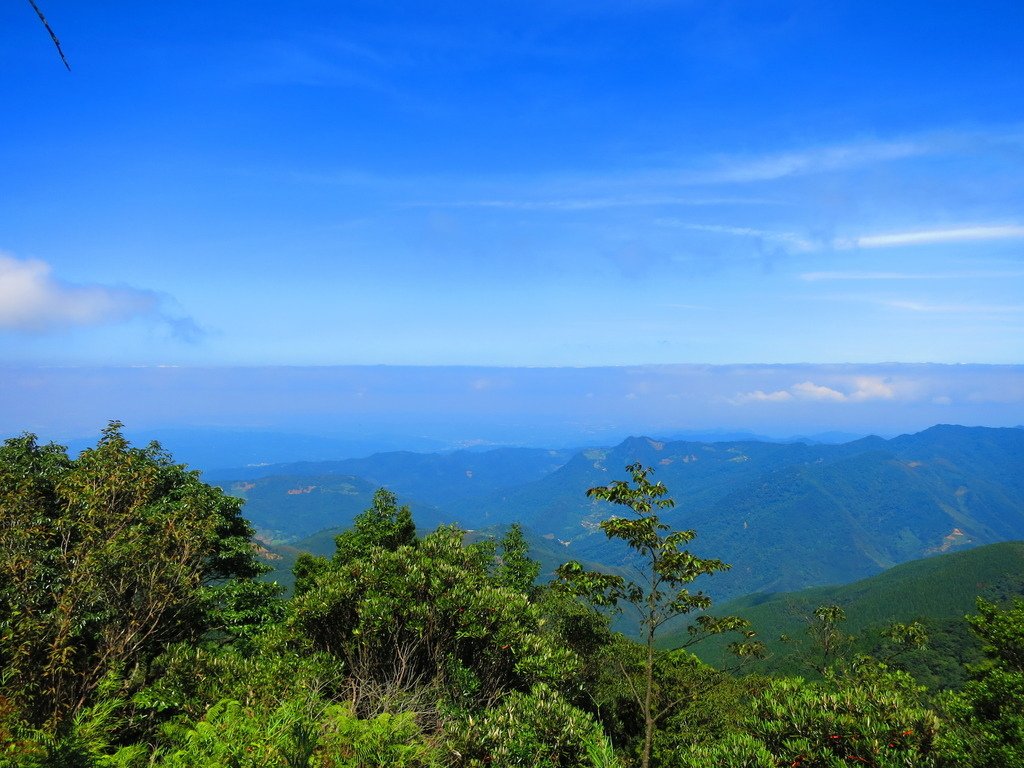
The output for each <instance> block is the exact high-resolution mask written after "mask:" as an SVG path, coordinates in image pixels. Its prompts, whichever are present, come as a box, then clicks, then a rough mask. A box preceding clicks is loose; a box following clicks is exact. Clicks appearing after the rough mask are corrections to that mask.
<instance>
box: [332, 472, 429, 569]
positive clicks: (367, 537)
mask: <svg viewBox="0 0 1024 768" xmlns="http://www.w3.org/2000/svg"><path fill="white" fill-rule="evenodd" d="M415 543H416V524H415V523H414V522H413V519H412V513H411V512H410V511H409V507H406V506H402V507H399V506H398V499H397V497H396V496H395V494H393V493H392V492H391V491H389V490H386V489H384V488H380V489H378V490H377V492H376V493H375V494H374V496H373V506H372V507H370V508H369V509H367V510H366V511H364V512H362V513H361V514H359V515H357V516H356V519H355V522H354V524H353V526H352V528H350V529H349V530H347V531H343V532H342V533H340V534H338V535H337V536H335V537H334V546H335V552H334V558H333V561H334V563H335V564H336V565H345V564H346V563H350V562H352V561H353V560H359V559H361V558H364V557H366V556H368V555H369V554H370V553H371V552H372V551H373V550H375V549H388V550H394V549H398V548H399V547H404V546H411V545H413V544H415Z"/></svg>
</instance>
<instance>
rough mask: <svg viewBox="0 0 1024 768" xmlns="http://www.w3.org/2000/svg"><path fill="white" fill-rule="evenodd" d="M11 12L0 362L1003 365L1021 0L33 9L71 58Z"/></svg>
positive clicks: (1019, 331) (808, 385) (1017, 142)
mask: <svg viewBox="0 0 1024 768" xmlns="http://www.w3.org/2000/svg"><path fill="white" fill-rule="evenodd" d="M30 11H31V8H20V7H19V6H17V4H8V5H5V6H4V7H3V8H2V9H0V43H2V44H0V87H2V88H3V90H4V93H5V106H6V107H7V109H6V114H5V118H4V138H3V139H2V141H0V174H2V178H3V179H4V196H3V198H4V202H3V203H2V204H0V365H5V366H7V367H8V369H9V370H10V371H24V370H28V369H29V368H31V367H33V366H35V367H42V368H45V369H47V370H49V369H50V368H51V367H54V366H57V367H62V366H83V367H86V368H89V369H98V368H101V367H105V366H113V367H114V368H113V369H112V370H114V369H116V370H120V368H121V367H124V366H136V365H141V366H150V367H152V366H159V365H173V366H182V367H190V366H191V367H197V368H198V369H200V370H201V371H206V370H207V369H208V368H209V367H211V366H228V367H232V366H254V367H257V368H259V369H261V370H262V369H264V368H265V367H267V366H338V365H343V366H350V365H377V364H387V365H396V366H408V365H415V366H426V367H429V368H431V369H433V367H435V366H448V365H461V366H485V367H488V366H511V367H515V366H540V367H560V366H626V367H627V368H628V369H629V370H634V369H636V367H637V366H648V365H669V366H671V365H679V364H684V365H711V366H735V365H737V364H752V365H760V366H762V367H763V366H766V365H769V364H775V363H787V364H794V365H795V364H808V365H810V366H811V367H810V368H808V369H807V371H806V374H805V375H803V376H802V377H800V376H796V377H785V378H781V379H775V378H773V377H768V378H759V379H758V380H756V381H754V380H751V381H750V382H748V383H746V384H744V383H743V382H742V381H741V379H739V378H737V379H735V380H733V379H732V378H730V377H725V378H723V376H724V374H723V375H716V376H715V377H713V378H715V380H716V382H718V384H717V385H716V387H715V397H716V398H718V399H717V400H715V402H716V403H718V405H717V406H716V408H719V407H720V408H721V409H723V410H722V411H721V413H719V412H718V411H717V410H715V413H717V414H718V415H720V416H721V417H722V418H726V416H728V414H731V413H740V412H743V411H746V412H747V415H748V416H750V415H751V413H752V412H753V409H762V408H763V409H770V408H775V411H774V413H775V415H776V416H778V415H779V412H780V409H782V410H785V409H790V410H792V411H793V412H794V413H795V412H796V411H797V410H798V409H805V410H806V409H814V408H818V407H825V406H826V405H828V406H830V407H833V408H835V409H842V408H844V407H848V408H847V411H850V410H856V409H857V408H859V409H862V410H861V411H858V412H860V413H862V414H863V413H867V411H865V410H863V409H870V408H875V407H877V408H883V407H885V408H896V407H897V405H901V406H908V404H914V403H928V404H929V405H928V407H929V408H939V407H940V406H941V407H945V406H943V404H942V402H940V401H941V400H942V398H948V399H949V402H948V403H946V406H948V405H949V404H956V403H961V402H969V401H970V397H969V396H968V395H966V394H964V393H960V394H957V393H952V394H943V391H942V390H941V387H938V385H936V386H935V387H932V386H931V385H929V386H924V385H920V384H913V385H912V384H910V383H907V381H904V380H903V379H901V378H900V377H899V376H896V377H895V378H893V377H892V376H890V375H888V374H886V375H885V376H882V377H881V378H878V376H879V374H877V373H873V372H872V370H873V369H870V368H869V367H868V368H866V367H865V366H870V365H872V364H877V363H880V362H883V361H897V362H899V363H906V364H924V363H942V364H949V365H947V366H946V367H937V368H934V369H932V370H931V373H930V374H929V377H930V378H929V381H932V380H933V379H935V377H942V376H945V377H948V378H949V381H950V382H953V381H958V379H956V375H955V373H954V372H955V371H956V370H957V369H956V368H955V367H952V366H953V365H954V364H971V365H975V364H977V365H982V364H994V365H996V366H999V367H998V368H993V369H989V370H993V371H994V370H999V371H1001V373H999V374H998V376H999V377H1004V378H1005V377H1006V376H1009V377H1010V380H1011V381H1015V380H1016V379H1015V377H1016V376H1017V375H1018V374H1019V371H1018V370H1017V369H1016V368H1015V367H1014V366H1016V365H1018V364H1020V363H1021V362H1022V361H1024V214H1022V211H1024V67H1022V66H1021V55H1020V44H1019V31H1020V30H1021V29H1024V6H1022V5H1021V4H1020V3H1017V2H1001V1H999V0H993V1H992V2H984V3H975V4H961V5H936V4H934V3H925V2H923V1H922V2H908V3H900V4H898V5H896V6H885V7H880V6H869V5H865V4H863V3H857V2H853V0H849V1H846V0H840V2H836V3H827V4H824V3H809V2H804V1H803V0H780V1H779V2H773V3H769V4H760V5H758V6H757V7H756V8H753V7H751V6H750V5H749V4H747V3H739V2H685V3H683V2H666V3H654V4H623V3H611V2H596V3H575V2H572V3H561V4H557V5H556V6H551V5H550V4H544V5H541V4H529V3H525V4H524V3H515V4H504V3H495V4H489V5H486V6H473V7H467V6H466V5H465V4H464V3H456V2H445V1H444V0H442V2H439V3H433V4H430V5H429V6H425V5H423V4H419V3H412V2H404V1H402V0H400V1H399V2H396V3H389V4H386V5H381V4H379V3H375V2H370V1H369V0H365V1H364V0H355V2H351V3H344V4H329V3H320V2H307V1H306V0H301V1H300V2H298V3H295V4H289V5H287V6H273V5H271V6H267V7H264V6H255V7H254V6H253V5H252V4H242V3H240V2H237V0H229V1H228V2H225V3H220V4H217V5H216V6H209V5H204V6H192V5H188V4H186V5H184V6H175V5H172V4H166V3H165V4H143V5H142V6H139V7H133V9H132V12H131V13H130V14H126V13H123V12H121V11H119V10H118V9H116V8H113V7H109V6H106V5H104V4H98V5H97V4H92V5H84V6H83V5H81V4H73V3H67V2H62V0H52V2H51V4H50V5H49V6H48V7H47V15H48V18H49V20H50V22H51V23H52V24H53V25H54V27H55V29H56V30H58V31H59V33H60V36H61V39H62V42H63V43H64V48H65V52H66V53H67V55H68V56H69V57H70V59H71V61H72V66H73V71H72V72H71V73H68V72H66V71H65V70H64V69H63V66H62V65H61V64H60V61H59V59H57V58H56V57H55V56H54V52H53V50H52V44H51V43H50V41H49V39H48V37H47V36H46V35H45V30H40V29H39V25H38V21H37V19H36V18H35V17H34V16H33V14H32V13H30ZM637 41H642V44H639V43H638V42H637ZM831 364H851V365H853V366H855V368H851V369H848V371H847V373H845V374H843V375H844V376H846V378H834V377H832V375H831V374H828V373H827V370H828V369H827V368H823V367H822V366H828V365H831ZM1006 366H1009V367H1008V368H1007V367H1006ZM713 370H717V371H724V370H730V371H735V370H737V369H735V368H733V367H729V368H714V369H713ZM764 370H769V369H767V368H764ZM972 370H974V369H972ZM978 370H982V369H980V368H979V369H978ZM1007 371H1010V372H1012V373H1006V372H1007ZM62 375H63V374H53V376H55V377H56V379H60V378H61V376H62ZM110 375H111V376H114V378H117V377H118V376H120V375H121V374H120V373H117V374H115V373H111V374H110ZM197 375H198V374H197ZM204 375H208V376H211V377H213V376H214V374H212V373H209V372H207V373H206V374H204ZM524 375H525V374H524ZM732 375H733V374H730V376H732ZM735 375H736V376H738V374H735ZM979 375H980V374H979ZM986 375H987V374H986ZM993 375H995V374H993ZM11 376H13V374H11ZM19 376H20V374H19ZM47 376H49V374H47ZM44 378H45V377H44ZM228 378H231V376H230V375H229V376H228ZM14 380H18V381H21V380H22V379H21V378H19V377H18V376H15V377H14V378H11V377H10V376H8V378H7V381H8V385H9V386H11V385H10V382H11V381H14ZM691 383H692V382H691ZM52 386H57V385H56V384H54V383H53V382H50V383H49V384H46V385H45V387H52ZM950 386H952V384H950ZM45 387H44V388H45ZM922 387H923V388H922ZM485 389H486V388H485ZM933 389H934V392H935V393H937V394H934V396H932V395H929V396H925V395H922V394H921V393H922V392H925V391H927V392H932V391H933ZM1010 390H1011V391H1017V389H1015V388H1014V386H1010ZM488 391H489V390H488ZM908 392H914V393H917V394H915V395H914V397H917V396H918V395H920V396H921V398H923V399H921V400H916V399H914V397H911V395H910V394H908ZM21 394H22V395H24V397H26V398H28V399H29V400H30V399H31V397H30V393H25V392H23V393H21ZM667 396H668V395H666V397H667ZM637 399H638V400H642V398H641V397H640V396H639V394H638V395H637ZM9 402H14V401H13V400H11V401H9ZM1013 402H1016V401H1013ZM854 406H856V408H854ZM922 407H923V406H922ZM12 408H13V406H7V408H5V409H0V411H2V410H7V411H10V410H11V409H12ZM729 409H732V410H729ZM713 410H714V409H713ZM769 412H770V411H769V410H766V411H765V413H769ZM842 412H843V411H841V410H836V413H837V414H839V413H842ZM879 413H881V411H879ZM994 413H995V412H994V411H993V414H994ZM114 415H116V414H114ZM0 416H11V413H2V412H0ZM965 418H966V417H965ZM992 418H995V416H994V415H993V416H992ZM1006 418H1010V417H1009V416H1007V417H1006ZM1004 422H1005V419H1003V420H1002V421H1000V423H1004Z"/></svg>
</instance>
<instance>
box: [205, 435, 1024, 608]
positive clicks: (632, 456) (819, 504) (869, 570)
mask: <svg viewBox="0 0 1024 768" xmlns="http://www.w3.org/2000/svg"><path fill="white" fill-rule="evenodd" d="M633 462H640V463H642V464H645V465H647V466H651V467H653V468H654V469H655V474H654V478H655V479H656V480H660V481H662V482H664V483H665V484H666V485H667V486H668V488H669V491H670V494H671V495H672V496H673V498H674V499H675V500H676V502H677V506H676V508H675V509H673V510H671V511H669V512H667V513H666V514H665V515H664V519H665V522H667V523H668V524H669V525H670V526H671V527H673V528H685V529H689V528H692V529H695V530H696V531H697V534H698V535H697V538H696V539H695V541H694V542H693V544H692V548H693V549H694V551H696V552H697V553H698V554H702V555H706V556H712V557H718V558H721V559H723V560H725V561H726V562H728V563H731V564H732V565H733V568H732V570H731V571H730V572H728V573H723V574H718V575H716V576H715V577H714V578H713V579H712V580H708V583H707V584H706V585H703V586H704V588H706V589H708V590H710V591H712V592H713V593H715V594H716V595H718V596H733V595H740V594H745V593H749V592H754V591H771V592H774V591H783V590H792V589H800V588H803V587H807V586H811V585H816V584H828V583H844V582H849V581H852V580H854V579H859V578H864V577H867V576H871V575H873V574H876V573H879V572H880V571H882V570H884V569H887V568H889V567H891V566H893V565H896V564H898V563H902V562H906V561H908V560H913V559H916V558H920V557H924V556H927V555H929V554H935V553H940V552H948V551H956V550H960V549H966V548H970V547H973V546H978V545H981V544H989V543H995V542H999V541H1007V540H1011V539H1018V538H1024V471H1022V470H1024V430H1020V429H990V428H982V427H957V426H937V427H933V428H931V429H928V430H925V431H923V432H920V433H917V434H914V435H903V436H900V437H896V438H892V439H888V440H886V439H883V438H880V437H866V438H862V439H859V440H854V441H851V442H846V443H841V444H825V443H810V442H795V443H775V442H766V441H757V440H738V441H717V442H706V441H692V440H683V441H671V440H654V439H650V438H643V437H637V438H630V439H627V440H625V441H623V442H621V443H619V444H618V445H616V446H614V447H603V448H588V449H585V450H581V451H577V452H574V453H570V452H562V451H544V450H539V449H518V450H513V449H501V450H496V451H484V452H469V451H464V452H455V453H450V454H429V455H423V454H413V453H390V454H380V455H377V456H371V457H369V458H366V459H359V460H347V461H342V462H331V463H329V464H323V463H310V464H297V465H296V464H293V465H288V466H286V467H271V468H264V469H263V470H261V471H266V472H267V473H268V474H269V475H270V477H265V478H251V477H250V478H245V479H240V480H235V481H232V482H231V483H228V484H227V485H226V486H225V487H228V488H229V490H232V492H238V488H239V487H240V486H239V485H238V483H251V484H254V485H253V487H251V488H248V489H247V490H245V491H244V495H245V497H246V498H247V500H248V506H247V514H248V515H249V516H250V518H251V519H253V521H254V522H255V523H256V524H257V525H258V526H259V527H261V528H264V529H267V530H272V531H274V532H275V536H276V537H277V538H280V539H287V538H289V537H291V538H299V537H303V536H308V535H311V534H312V533H314V532H315V531H316V530H318V529H322V528H329V527H337V526H344V525H347V524H348V523H349V522H350V521H351V518H352V516H353V515H354V514H355V513H357V512H358V510H359V509H361V508H365V506H368V501H369V498H370V494H371V493H372V490H371V489H372V488H374V487H376V486H387V487H389V488H391V490H393V491H395V492H396V493H397V494H398V495H399V497H400V499H401V500H402V501H403V502H404V503H408V504H410V505H411V506H412V508H413V513H414V515H415V516H416V518H417V520H418V522H419V524H420V525H421V527H432V526H433V525H435V524H436V523H438V522H457V523H459V524H461V525H463V526H464V527H466V528H470V529H479V528H485V527H489V526H494V525H503V524H508V523H511V522H520V523H522V524H523V525H525V526H526V527H527V528H528V529H530V530H531V531H532V532H533V533H534V534H535V535H537V536H538V537H541V538H543V539H544V540H545V541H549V542H552V544H554V543H558V544H559V551H562V550H564V553H565V556H566V559H570V558H579V559H584V560H587V561H592V562H600V563H604V564H606V565H608V566H610V567H618V566H623V565H626V564H628V563H627V562H626V561H624V560H623V554H624V553H623V551H622V549H621V548H620V547H618V546H617V545H616V543H615V542H609V541H608V540H607V538H606V537H605V536H604V534H603V533H602V532H601V531H600V529H599V528H598V523H599V522H600V520H602V519H604V518H606V517H608V516H609V515H611V514H613V513H614V512H615V510H614V509H612V508H609V507H608V506H607V505H599V504H597V503H594V502H592V501H591V500H589V499H588V498H587V497H586V495H585V492H586V489H587V488H590V487H593V486H596V485H604V484H607V483H608V482H610V481H612V480H616V479H622V478H624V477H625V474H626V473H625V471H624V467H625V466H626V465H627V464H630V463H633ZM277 472H280V473H279V474H275V473H277ZM274 477H278V478H281V479H280V480H273V478H274ZM359 480H361V481H363V482H362V483H360V482H358V481H359ZM343 486H344V487H343ZM306 488H311V490H309V491H307V492H304V493H297V492H295V493H288V492H289V491H300V490H303V489H306ZM332 489H333V490H332ZM346 489H347V490H346ZM360 505H362V507H360Z"/></svg>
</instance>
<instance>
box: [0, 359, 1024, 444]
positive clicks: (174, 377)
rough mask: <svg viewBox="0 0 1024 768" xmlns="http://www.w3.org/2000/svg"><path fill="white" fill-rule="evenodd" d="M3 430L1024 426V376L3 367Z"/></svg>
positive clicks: (601, 434) (974, 370) (452, 436)
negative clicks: (116, 426) (111, 425)
mask: <svg viewBox="0 0 1024 768" xmlns="http://www.w3.org/2000/svg"><path fill="white" fill-rule="evenodd" d="M0 398H2V399H3V401H4V402H5V403H6V404H7V407H6V408H5V409H3V411H0V433H6V434H13V433H16V432H20V431H22V430H26V429H27V430H30V431H34V432H36V433H38V434H40V435H41V436H43V437H45V438H47V439H53V438H56V439H67V438H70V437H81V436H83V435H91V434H95V433H96V432H98V430H99V428H100V427H101V426H102V425H103V424H105V423H106V422H107V421H108V420H110V419H119V420H121V421H123V422H125V424H126V425H127V426H128V427H129V428H130V429H133V430H136V431H142V432H145V431H146V430H153V429H161V428H197V427H211V426H215V427H219V428H223V429H246V430H276V431H283V432H292V433H299V434H302V433H305V434H314V433H316V434H322V435H337V436H348V437H367V436H372V435H375V434H376V435H379V434H385V433H387V434H394V435H404V436H405V437H416V438H420V439H430V440H434V441H440V442H445V441H447V442H448V443H449V444H452V445H455V444H465V443H473V442H474V441H475V442H477V443H480V444H486V443H489V442H491V443H517V444H534V445H579V444H584V443H590V444H593V443H600V442H609V441H613V440H617V439H620V438H621V437H625V436H628V435H637V434H649V435H653V436H666V435H671V434H673V433H677V432H678V433H683V432H687V431H693V430H705V431H706V430H721V429H726V430H747V431H753V432H757V433H759V434H764V435H768V436H771V437H792V436H795V435H800V434H804V435H813V434H816V433H821V432H827V431H834V430H842V431H846V432H851V433H858V434H867V433H872V432H873V433H875V434H880V435H884V436H892V435H896V434H900V433H904V432H916V431H919V430H921V429H925V428H927V427H929V426H932V425H934V424H937V423H959V424H968V425H984V426H1016V425H1021V424H1024V366H1022V365H1006V366H993V365H908V364H895V363H889V364H877V365H868V366H857V365H807V364H801V365H735V366H706V365H648V366H621V367H605V368H498V367H473V366H465V367H428V366H416V367H404V366H327V367H323V366H315V367H300V366H292V367H243V368H225V367H218V368H200V367H182V368H174V367H132V368H112V367H102V368H94V367H69V368H49V369H45V370H41V369H39V368H37V367H24V368H14V367H6V368H0Z"/></svg>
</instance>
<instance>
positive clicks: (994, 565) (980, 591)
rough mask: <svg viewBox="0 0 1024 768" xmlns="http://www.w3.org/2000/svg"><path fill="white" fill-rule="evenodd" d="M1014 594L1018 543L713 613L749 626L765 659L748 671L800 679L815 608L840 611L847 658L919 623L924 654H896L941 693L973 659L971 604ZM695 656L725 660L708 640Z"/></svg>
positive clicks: (1019, 566) (809, 656) (1023, 568)
mask: <svg viewBox="0 0 1024 768" xmlns="http://www.w3.org/2000/svg"><path fill="white" fill-rule="evenodd" d="M1018 596H1019V597H1024V542H1021V541H1011V542H1003V543H1000V544H990V545H987V546H983V547H977V548H975V549H970V550H966V551H963V552H953V553H949V554H942V555H935V556H932V557H927V558H923V559H921V560H914V561H912V562H909V563H903V564H902V565H897V566H894V567H893V568H891V569H889V570H887V571H885V572H883V573H880V574H878V575H876V576H872V577H870V578H867V579H862V580H860V581H857V582H854V583H852V584H844V585H833V586H824V587H812V588H809V589H803V590H799V591H796V592H780V593H775V594H764V593H759V594H753V595H747V596H744V597H740V598H736V599H733V600H728V601H726V602H723V603H720V604H719V605H717V606H716V608H715V610H716V611H718V612H721V613H723V614H728V615H735V616H741V617H743V618H745V619H747V620H749V621H750V623H751V625H752V626H753V627H754V629H755V630H756V631H757V633H758V636H759V637H760V638H761V640H762V642H764V643H765V644H766V646H767V649H768V656H767V658H766V659H764V660H763V661H761V662H758V663H756V664H755V665H753V667H751V669H753V670H760V671H770V672H772V673H788V674H804V675H806V674H808V673H811V674H813V670H812V668H811V666H812V664H813V662H814V659H813V656H814V653H815V649H814V648H813V645H814V644H813V639H812V637H811V635H812V634H813V626H814V624H815V620H814V610H815V609H816V608H818V607H819V606H823V605H835V606H839V607H840V608H842V609H843V611H844V613H845V615H846V620H845V621H844V622H843V623H842V625H841V631H842V633H843V634H844V635H847V636H849V637H850V642H849V643H848V644H847V647H846V649H845V651H846V652H847V653H848V654H849V655H852V654H853V653H856V652H873V653H883V654H884V653H885V650H884V648H885V645H886V643H885V641H884V640H883V638H882V632H883V631H884V630H885V629H886V628H887V627H888V626H890V625H892V624H893V623H896V622H899V623H903V624H907V623H910V622H914V621H919V622H921V623H922V624H923V625H924V627H925V629H926V631H927V633H928V635H929V644H928V648H927V650H925V651H921V652H913V653H909V654H905V655H904V654H901V659H900V663H901V665H904V666H906V667H907V668H908V669H909V670H910V671H912V672H913V673H914V675H915V676H916V677H917V678H918V679H920V680H922V682H926V683H928V684H929V685H930V686H932V687H943V686H957V685H959V684H960V683H962V682H963V679H964V670H963V665H964V663H965V662H968V661H976V660H977V658H978V657H980V647H979V646H978V644H977V643H976V642H975V641H974V640H973V638H972V637H971V633H970V632H969V631H968V627H967V624H966V623H965V622H964V616H965V615H967V614H969V613H973V612H974V611H975V608H976V605H975V604H976V600H977V598H978V597H982V598H984V599H986V600H989V601H990V602H994V603H998V604H1002V603H1006V602H1008V601H1009V600H1010V599H1011V598H1013V597H1018ZM686 637H687V634H686V631H685V628H683V627H680V628H678V629H677V630H676V631H675V632H674V633H672V634H669V635H666V636H665V637H664V639H663V642H664V644H665V646H666V647H671V646H672V645H673V644H674V643H678V642H680V641H682V640H684V639H685V638H686ZM780 638H785V639H780ZM697 653H698V655H700V656H701V658H703V659H705V660H707V661H709V662H711V663H714V664H722V663H725V662H727V660H728V654H727V652H726V649H725V646H724V644H723V643H721V642H716V641H715V640H711V641H709V642H708V643H706V644H704V645H702V646H700V647H699V648H698V649H697Z"/></svg>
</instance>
